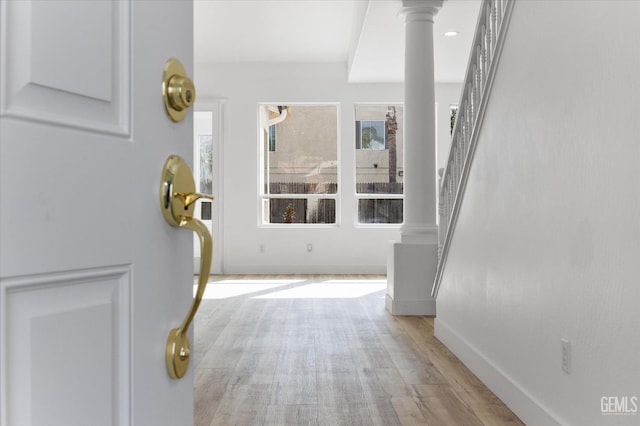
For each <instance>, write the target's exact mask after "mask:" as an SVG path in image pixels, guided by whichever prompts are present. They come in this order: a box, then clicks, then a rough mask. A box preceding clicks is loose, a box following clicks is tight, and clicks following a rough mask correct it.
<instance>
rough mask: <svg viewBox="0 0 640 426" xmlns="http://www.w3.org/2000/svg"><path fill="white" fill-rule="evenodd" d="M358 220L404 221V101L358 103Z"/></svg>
mask: <svg viewBox="0 0 640 426" xmlns="http://www.w3.org/2000/svg"><path fill="white" fill-rule="evenodd" d="M355 119H356V122H355V127H356V132H355V134H356V141H355V149H356V199H357V203H358V223H367V224H368V223H395V224H398V223H402V207H403V201H402V200H403V198H402V197H403V195H402V194H403V175H404V164H403V161H402V155H403V149H404V138H403V130H404V126H403V108H402V105H384V104H359V105H356V107H355Z"/></svg>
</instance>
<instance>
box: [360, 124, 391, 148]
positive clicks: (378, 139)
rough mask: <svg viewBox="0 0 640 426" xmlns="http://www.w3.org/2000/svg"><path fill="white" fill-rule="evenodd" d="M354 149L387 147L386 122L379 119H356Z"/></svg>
mask: <svg viewBox="0 0 640 426" xmlns="http://www.w3.org/2000/svg"><path fill="white" fill-rule="evenodd" d="M356 149H377V150H382V149H388V146H387V128H386V123H385V122H384V121H381V120H362V121H356Z"/></svg>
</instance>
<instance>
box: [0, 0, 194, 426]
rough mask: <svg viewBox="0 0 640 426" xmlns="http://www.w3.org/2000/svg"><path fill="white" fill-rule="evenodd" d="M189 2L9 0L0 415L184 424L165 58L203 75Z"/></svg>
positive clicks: (183, 292)
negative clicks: (174, 334)
mask: <svg viewBox="0 0 640 426" xmlns="http://www.w3.org/2000/svg"><path fill="white" fill-rule="evenodd" d="M192 21H193V15H192V4H191V1H125V0H111V1H108V0H103V1H75V0H74V1H39V0H33V1H31V0H11V1H7V0H2V2H1V3H0V42H1V44H0V46H1V47H0V56H1V63H0V120H1V122H0V309H1V310H0V378H1V388H0V424H1V425H2V426H32V425H33V426H35V425H38V426H40V425H46V426H56V425H62V426H73V425H78V426H100V425H110V426H112V425H136V426H162V425H167V426H189V425H192V424H193V391H192V389H193V374H192V371H193V370H192V368H190V369H189V371H188V372H187V376H186V377H185V378H183V379H181V380H173V379H171V378H169V375H168V374H167V370H166V367H165V343H166V339H167V336H168V333H169V330H170V329H171V328H173V327H176V326H178V325H179V324H180V323H181V322H182V319H183V318H184V316H185V314H186V311H187V309H188V307H189V305H190V301H191V296H192V284H193V275H192V271H193V265H192V256H193V253H192V238H193V237H192V234H191V232H190V231H187V230H184V229H178V228H173V227H170V226H169V225H168V224H167V223H166V222H165V220H164V219H163V216H162V213H161V211H160V201H159V192H160V189H159V185H160V176H161V172H162V166H163V164H164V162H165V159H166V158H167V157H168V156H169V155H171V154H178V155H180V156H182V157H183V158H185V159H190V158H191V152H192V145H191V141H192V131H193V123H192V118H191V113H188V114H187V118H186V119H185V120H184V121H182V122H180V123H173V122H171V121H169V120H168V119H167V117H166V115H165V112H164V105H163V101H162V98H161V90H162V72H163V67H164V64H165V62H166V60H167V59H169V58H171V57H175V58H178V59H180V60H181V61H182V63H183V64H184V65H185V66H186V69H187V73H189V74H190V75H192V72H193V67H192V62H193V48H192V38H193V28H192V25H193V24H192Z"/></svg>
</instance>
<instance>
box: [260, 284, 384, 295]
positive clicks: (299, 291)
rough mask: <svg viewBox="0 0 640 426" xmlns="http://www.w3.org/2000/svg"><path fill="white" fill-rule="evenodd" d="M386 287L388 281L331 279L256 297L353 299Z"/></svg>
mask: <svg viewBox="0 0 640 426" xmlns="http://www.w3.org/2000/svg"><path fill="white" fill-rule="evenodd" d="M385 288H387V283H386V281H346V280H330V281H324V282H318V283H310V284H305V285H300V286H296V287H293V288H287V289H284V290H279V291H275V292H272V293H267V294H261V295H259V296H256V297H254V299H353V298H357V297H362V296H366V295H368V294H372V293H376V292H379V291H381V290H384V289H385Z"/></svg>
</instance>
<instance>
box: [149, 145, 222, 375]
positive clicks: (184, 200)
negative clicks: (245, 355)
mask: <svg viewBox="0 0 640 426" xmlns="http://www.w3.org/2000/svg"><path fill="white" fill-rule="evenodd" d="M195 189H196V185H195V182H194V180H193V173H192V172H191V169H190V168H189V165H188V164H187V163H186V162H185V161H184V160H183V159H182V158H180V157H179V156H177V155H171V156H169V158H167V161H166V162H165V164H164V167H163V168H162V178H161V180H160V210H162V216H164V218H165V220H166V221H167V223H168V224H169V225H171V226H175V227H178V228H183V229H190V230H191V231H193V232H195V233H196V234H197V235H198V237H199V239H200V253H201V257H200V262H201V263H200V277H199V278H198V289H197V290H196V294H195V297H194V299H193V303H192V304H191V308H190V309H189V312H187V315H186V317H185V318H184V320H183V321H182V324H180V326H179V327H176V328H174V329H172V330H171V331H170V332H169V337H167V345H166V350H165V361H166V365H167V372H168V373H169V377H171V378H172V379H181V378H182V377H184V375H185V373H186V372H187V368H188V367H189V358H190V356H191V348H190V344H189V336H188V330H189V326H190V325H191V323H192V322H193V318H194V317H195V315H196V311H197V310H198V306H200V302H201V301H202V296H204V291H205V288H206V287H207V281H208V280H209V271H210V269H211V259H212V256H213V239H212V238H211V234H210V233H209V230H208V229H207V227H206V226H205V225H204V224H203V223H202V222H200V221H199V220H198V219H195V218H194V217H193V211H194V207H195V202H196V200H199V199H200V198H207V199H210V200H213V196H212V195H209V194H200V193H198V192H195Z"/></svg>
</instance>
